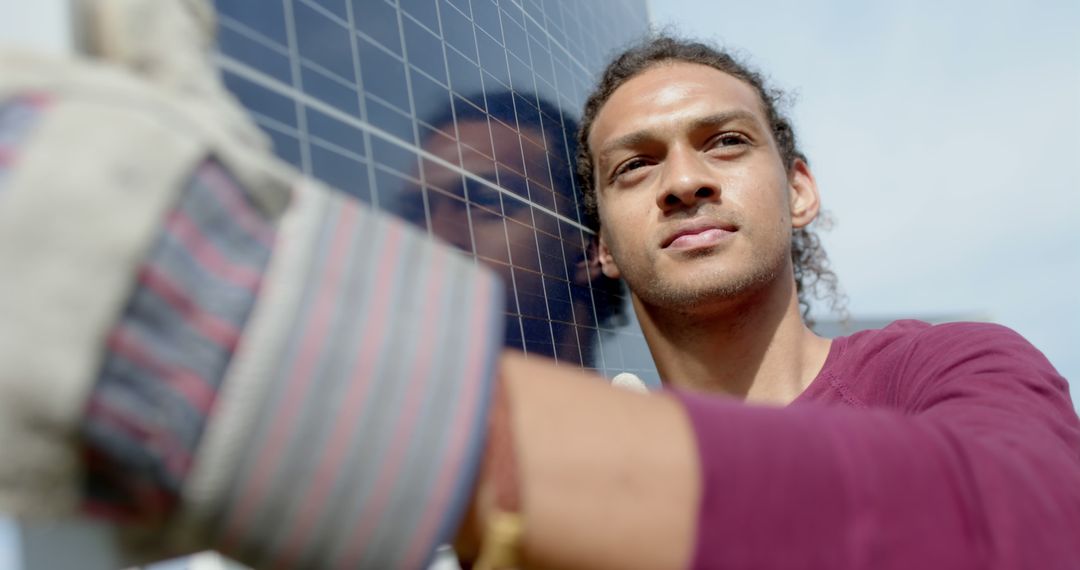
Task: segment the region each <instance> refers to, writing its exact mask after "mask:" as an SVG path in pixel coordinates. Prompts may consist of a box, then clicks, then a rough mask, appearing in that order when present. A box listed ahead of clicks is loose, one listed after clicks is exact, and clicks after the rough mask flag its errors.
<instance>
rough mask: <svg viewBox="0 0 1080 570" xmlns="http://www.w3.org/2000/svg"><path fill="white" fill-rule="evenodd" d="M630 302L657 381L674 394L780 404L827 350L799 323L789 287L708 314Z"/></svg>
mask: <svg viewBox="0 0 1080 570" xmlns="http://www.w3.org/2000/svg"><path fill="white" fill-rule="evenodd" d="M784 285H786V284H784ZM633 301H634V309H635V311H636V312H637V315H638V320H639V321H640V322H641V328H642V331H643V332H644V334H645V339H646V340H647V341H648V343H649V348H650V350H651V351H652V355H653V359H654V360H655V362H656V366H657V370H658V371H659V372H660V377H661V378H662V379H663V380H664V382H665V384H667V385H669V386H673V387H676V388H690V389H695V390H705V391H711V392H722V393H727V394H730V395H732V396H735V397H738V398H741V399H745V400H747V401H754V402H767V403H773V404H779V405H784V404H788V403H790V402H791V401H792V400H794V399H795V398H796V397H798V395H799V394H801V393H802V392H803V390H805V389H806V387H807V386H808V385H809V384H810V382H812V381H813V379H814V378H815V377H816V376H817V374H818V372H819V371H820V370H821V367H822V366H823V365H824V363H825V358H826V357H827V356H828V352H829V346H830V345H831V341H830V340H828V339H824V338H821V337H818V336H817V335H815V334H814V333H813V332H812V331H811V330H810V329H809V327H807V326H806V324H805V323H804V322H803V320H802V316H801V314H800V312H799V304H798V299H797V297H796V295H795V292H794V283H792V284H791V286H790V287H786V286H778V287H772V288H765V290H762V291H759V292H756V293H754V294H753V295H752V298H748V299H743V300H740V301H739V302H737V303H736V302H734V301H732V302H730V303H727V304H724V305H723V306H721V307H714V308H713V309H712V310H710V311H703V310H702V309H701V308H700V307H695V308H693V309H691V310H688V311H685V312H684V311H673V310H671V309H669V308H667V309H665V308H657V307H650V306H648V305H646V304H645V303H643V302H641V301H640V300H639V299H638V298H637V297H636V296H635V297H634V298H633Z"/></svg>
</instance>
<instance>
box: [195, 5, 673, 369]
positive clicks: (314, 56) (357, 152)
mask: <svg viewBox="0 0 1080 570" xmlns="http://www.w3.org/2000/svg"><path fill="white" fill-rule="evenodd" d="M216 4H217V9H218V11H219V42H220V57H219V62H220V64H221V66H222V69H223V71H224V77H225V81H226V84H227V85H228V87H229V89H230V90H231V91H232V92H233V93H234V94H235V95H236V96H237V97H238V98H239V99H240V101H241V102H242V103H243V104H244V105H245V106H246V107H247V109H248V110H249V111H250V112H251V114H252V116H253V117H254V119H255V121H256V122H257V123H258V124H259V125H260V126H261V127H262V128H263V130H265V131H266V132H267V133H268V134H269V135H270V137H271V138H272V140H273V143H274V148H275V152H276V153H277V154H278V155H279V156H280V157H281V158H283V159H284V160H286V161H288V162H290V163H292V164H293V165H295V166H296V167H297V168H298V169H300V170H301V171H303V172H304V173H306V174H308V175H310V176H313V177H315V178H318V179H320V180H322V181H324V182H326V183H327V184H329V185H331V186H333V187H335V188H337V189H339V190H340V191H342V192H346V193H348V194H351V195H353V196H355V197H357V198H358V199H360V200H363V201H365V202H367V203H369V204H371V205H372V206H373V207H374V208H376V209H379V210H383V211H387V212H392V213H394V214H395V215H398V216H401V217H403V218H405V219H407V220H409V221H411V222H413V223H415V224H416V225H418V226H420V227H423V228H425V229H426V230H427V231H428V232H430V233H431V234H432V235H433V236H435V237H437V238H439V239H442V240H444V241H446V242H449V243H451V244H453V245H455V246H457V247H458V248H460V249H461V250H462V251H464V252H466V253H467V254H469V255H472V256H473V257H474V258H475V259H476V260H477V261H478V262H479V263H483V264H485V265H487V266H489V267H491V268H492V269H493V270H494V271H495V272H496V273H497V274H499V275H500V276H501V277H502V278H503V279H504V281H505V283H506V284H507V288H506V291H507V295H506V319H507V320H506V323H507V326H506V338H505V342H506V345H507V346H510V347H515V348H517V349H520V350H523V351H525V352H526V353H529V354H537V355H543V356H548V357H552V358H555V359H556V360H557V361H559V362H560V363H566V364H571V365H575V366H581V367H584V368H588V369H596V370H598V371H600V372H601V373H604V374H606V375H608V376H612V375H614V374H615V373H618V372H622V371H631V372H634V373H636V374H638V375H640V376H642V377H643V378H646V379H647V380H651V381H653V382H656V373H655V369H654V366H653V363H652V360H651V358H650V357H649V356H648V350H647V348H646V347H645V345H644V340H643V338H642V336H641V332H640V329H639V328H638V327H637V326H636V325H635V324H634V323H632V322H630V323H629V324H628V323H627V322H626V321H627V319H626V318H625V315H626V313H628V312H629V310H628V308H627V306H626V295H625V292H624V291H623V289H622V287H621V286H620V285H619V284H618V283H616V282H612V281H610V280H607V279H606V278H604V277H603V276H602V275H595V274H592V275H590V272H589V271H588V270H587V264H585V263H584V261H585V259H586V257H587V256H588V255H590V252H591V250H590V243H591V241H592V239H593V234H592V232H591V231H590V230H589V229H588V228H587V227H586V226H585V225H584V224H583V223H582V213H581V206H580V204H579V202H578V197H577V192H576V189H575V181H574V177H573V156H574V152H575V148H574V137H575V135H574V133H575V130H576V128H577V119H578V116H579V113H580V110H581V108H582V106H583V104H584V99H585V96H586V95H587V92H588V90H589V89H590V88H591V86H592V85H593V83H594V81H595V77H596V76H597V74H598V73H599V71H600V69H601V68H602V66H603V64H604V63H605V62H606V59H607V57H609V56H610V54H611V53H612V52H614V51H615V50H617V49H618V48H620V47H621V46H624V45H626V44H627V43H629V42H631V41H633V40H634V39H635V38H637V37H639V36H640V35H641V34H642V33H644V32H645V31H646V30H647V27H648V19H647V13H646V7H645V2H644V0H591V1H588V2H579V1H576V0H502V1H500V2H496V1H494V0H399V1H398V2H386V1H384V0H281V1H276V0H275V1H271V2H266V1H264V0H218V1H217V2H216ZM594 273H595V272H594Z"/></svg>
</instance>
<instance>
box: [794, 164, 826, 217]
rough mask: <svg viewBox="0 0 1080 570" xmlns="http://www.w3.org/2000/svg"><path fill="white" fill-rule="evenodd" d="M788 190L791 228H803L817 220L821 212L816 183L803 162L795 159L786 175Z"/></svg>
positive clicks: (808, 167)
mask: <svg viewBox="0 0 1080 570" xmlns="http://www.w3.org/2000/svg"><path fill="white" fill-rule="evenodd" d="M788 189H789V193H790V196H791V200H790V204H791V226H792V227H793V228H805V227H806V226H808V225H810V222H812V221H814V219H816V218H817V216H818V212H819V211H820V210H821V195H820V194H818V188H817V182H816V181H815V180H814V174H813V173H812V172H810V165H809V164H807V163H806V161H805V160H803V159H801V158H796V159H795V163H794V164H792V166H791V171H790V173H789V174H788Z"/></svg>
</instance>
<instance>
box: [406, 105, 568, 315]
mask: <svg viewBox="0 0 1080 570" xmlns="http://www.w3.org/2000/svg"><path fill="white" fill-rule="evenodd" d="M458 135H459V140H457V141H455V140H453V139H449V138H436V137H433V138H432V140H429V141H428V142H427V144H425V145H424V148H425V150H427V151H429V152H431V153H432V154H434V155H436V156H438V157H440V158H442V159H443V160H446V161H447V162H450V163H453V164H456V163H458V161H459V159H458V148H459V143H460V144H461V145H462V146H461V152H462V157H461V164H462V166H463V168H464V169H465V170H467V171H469V172H471V173H472V174H474V175H476V176H479V177H481V178H484V179H486V180H490V181H491V182H492V183H499V184H501V186H502V187H504V188H513V189H515V190H517V189H520V190H521V192H522V193H524V188H525V184H526V182H525V178H524V177H523V176H519V175H516V174H514V173H511V172H509V171H508V170H507V169H505V167H504V168H503V169H502V172H501V178H497V176H496V169H497V167H496V163H495V162H494V161H493V160H492V159H491V158H489V157H488V156H485V153H486V154H491V153H490V150H491V149H492V148H502V149H505V148H511V149H513V148H521V146H522V145H521V143H520V140H519V137H520V135H519V134H518V133H517V132H515V131H513V130H512V129H510V128H508V127H506V126H505V125H502V124H501V123H499V122H497V121H491V127H490V128H489V126H488V123H487V122H481V121H464V122H461V123H460V124H459V125H458ZM474 149H482V150H483V151H484V152H483V153H482V152H477V150H474ZM525 152H531V153H535V154H537V155H538V156H536V157H525V158H526V160H529V159H530V158H534V159H538V160H546V157H545V156H544V155H545V151H544V150H543V149H542V148H539V147H535V146H533V145H526V151H525ZM424 177H425V182H426V183H427V186H428V187H429V191H428V193H427V199H428V213H429V216H430V223H431V231H432V233H434V234H435V235H437V236H438V237H440V238H442V239H444V240H446V241H448V242H450V243H452V244H454V245H456V246H457V247H459V248H461V249H463V250H466V251H473V252H475V253H476V255H477V257H478V258H479V259H480V260H481V261H483V262H484V263H485V264H487V265H488V266H489V267H491V268H493V269H494V270H495V271H497V272H498V273H499V274H500V275H501V276H502V278H503V279H504V282H505V283H507V284H508V285H509V284H513V288H511V287H510V286H508V287H507V307H509V308H511V310H513V311H514V312H518V311H520V313H521V314H523V315H532V316H542V317H544V318H546V316H547V314H548V308H547V304H546V301H545V293H544V281H543V278H542V276H541V275H540V273H539V267H536V266H535V264H536V261H535V260H537V259H538V251H545V252H562V243H561V241H560V240H559V239H557V238H555V237H553V236H556V235H558V234H559V228H558V227H557V222H556V221H555V220H554V218H548V217H544V218H543V219H537V220H534V219H533V214H532V211H531V209H530V207H529V205H528V204H527V203H526V202H524V201H522V200H517V199H515V198H513V197H510V196H505V195H503V194H502V193H501V192H498V191H497V190H494V189H492V188H489V187H487V186H484V185H483V184H479V183H476V182H473V181H467V182H466V183H465V184H464V185H463V181H462V176H461V174H460V173H459V172H457V171H456V170H453V169H450V168H445V167H442V166H439V165H436V164H433V163H431V162H430V161H429V162H427V163H425V169H424ZM461 188H465V193H467V194H468V199H469V202H471V204H469V203H467V202H466V201H464V200H463V199H459V198H458V197H455V196H452V195H448V194H451V193H458V194H461V192H460V191H459V189H461ZM462 198H463V196H462ZM504 216H505V218H504ZM470 227H471V232H470ZM534 228H535V229H534ZM529 260H532V261H529ZM511 262H513V265H515V266H517V267H518V268H519V270H518V271H512V270H511ZM523 267H524V268H526V269H529V270H522V269H521V268H523ZM532 269H535V271H532ZM515 291H516V295H515ZM515 307H516V309H515Z"/></svg>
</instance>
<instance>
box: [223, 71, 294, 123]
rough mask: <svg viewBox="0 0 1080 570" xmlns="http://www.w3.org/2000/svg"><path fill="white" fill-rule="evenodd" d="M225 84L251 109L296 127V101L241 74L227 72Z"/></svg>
mask: <svg viewBox="0 0 1080 570" xmlns="http://www.w3.org/2000/svg"><path fill="white" fill-rule="evenodd" d="M224 78H225V86H226V87H228V88H229V91H232V93H233V95H236V97H237V99H240V102H241V103H243V105H244V106H245V107H247V108H248V109H249V110H251V111H253V112H255V113H258V114H260V115H263V116H266V117H269V118H271V119H274V120H275V121H278V122H281V123H284V124H286V125H289V126H291V127H293V128H296V125H297V122H296V102H295V101H293V100H292V99H290V98H288V97H286V96H284V95H281V94H279V93H276V92H274V91H271V90H269V89H267V88H265V87H263V86H261V85H259V84H257V83H254V82H252V81H248V80H247V79H244V78H243V77H240V76H239V75H236V74H233V73H229V72H226V73H225V74H224Z"/></svg>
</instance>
